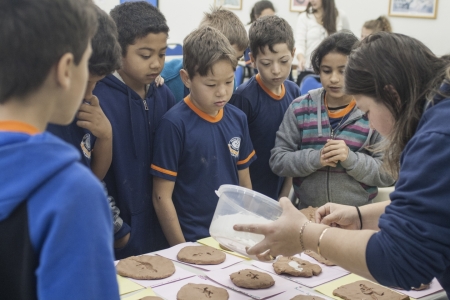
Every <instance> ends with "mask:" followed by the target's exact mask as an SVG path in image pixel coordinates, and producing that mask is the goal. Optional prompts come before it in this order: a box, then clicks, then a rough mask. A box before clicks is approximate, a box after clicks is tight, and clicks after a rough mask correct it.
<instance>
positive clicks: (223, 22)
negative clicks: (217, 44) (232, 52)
mask: <svg viewBox="0 0 450 300" xmlns="http://www.w3.org/2000/svg"><path fill="white" fill-rule="evenodd" d="M201 26H210V27H213V28H215V29H217V30H219V31H220V32H221V33H222V34H223V35H225V37H226V38H227V39H228V41H229V42H230V44H231V45H236V46H237V48H238V49H240V50H245V49H247V47H248V36H247V31H246V30H245V27H244V24H242V22H241V20H239V18H238V16H236V14H235V13H233V12H231V11H229V10H226V9H223V8H222V7H216V8H211V12H205V16H204V17H203V19H202V21H201V22H200V25H199V27H201Z"/></svg>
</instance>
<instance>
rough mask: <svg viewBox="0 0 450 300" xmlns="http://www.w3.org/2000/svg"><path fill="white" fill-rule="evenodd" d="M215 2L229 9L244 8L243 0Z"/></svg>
mask: <svg viewBox="0 0 450 300" xmlns="http://www.w3.org/2000/svg"><path fill="white" fill-rule="evenodd" d="M215 4H216V6H222V7H225V8H228V9H238V10H240V9H242V0H215Z"/></svg>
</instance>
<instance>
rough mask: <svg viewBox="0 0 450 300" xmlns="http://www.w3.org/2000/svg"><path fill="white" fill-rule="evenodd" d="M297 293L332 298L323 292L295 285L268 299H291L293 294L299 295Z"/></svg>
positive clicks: (326, 299)
mask: <svg viewBox="0 0 450 300" xmlns="http://www.w3.org/2000/svg"><path fill="white" fill-rule="evenodd" d="M299 295H306V296H316V297H319V298H322V299H325V300H333V299H332V298H329V297H327V296H325V295H323V294H319V293H316V292H314V291H311V290H308V289H307V288H305V287H302V286H297V287H296V288H294V289H290V290H287V291H286V292H284V293H283V294H280V295H277V296H275V297H272V298H270V300H287V299H292V298H294V297H295V296H299Z"/></svg>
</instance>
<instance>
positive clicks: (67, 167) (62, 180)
mask: <svg viewBox="0 0 450 300" xmlns="http://www.w3.org/2000/svg"><path fill="white" fill-rule="evenodd" d="M0 28H1V30H0V40H1V43H0V107H1V108H0V169H1V172H0V240H1V243H0V282H1V284H0V295H1V296H0V298H2V299H117V300H118V299H119V290H118V286H117V279H116V274H115V268H114V262H113V251H112V243H113V239H112V236H113V232H112V218H111V212H110V210H109V207H108V203H107V200H106V196H105V193H104V191H103V188H102V186H101V184H100V182H99V181H98V179H96V178H95V177H94V175H93V174H92V172H91V171H89V170H88V169H87V168H86V167H84V166H82V165H81V164H80V162H79V160H80V154H79V153H78V151H77V150H76V149H75V148H73V147H72V146H70V145H68V144H67V143H65V142H63V141H62V140H60V139H59V138H57V137H55V136H54V135H52V134H51V133H48V132H44V131H45V128H46V127H47V124H48V123H49V122H52V123H55V124H59V125H68V124H70V123H71V122H72V120H73V118H74V115H75V113H76V112H77V110H78V108H79V107H80V105H81V102H82V99H83V94H84V91H85V88H86V82H87V81H88V61H89V57H90V56H91V51H92V50H91V45H90V40H91V38H92V37H93V36H94V34H95V32H96V29H97V15H96V13H95V8H94V4H93V3H92V1H91V0H76V1H74V0H58V1H55V0H39V1H36V0H20V1H1V4H0Z"/></svg>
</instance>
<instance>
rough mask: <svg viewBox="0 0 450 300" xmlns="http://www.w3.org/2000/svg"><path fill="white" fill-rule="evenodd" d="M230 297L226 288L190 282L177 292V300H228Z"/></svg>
mask: <svg viewBox="0 0 450 300" xmlns="http://www.w3.org/2000/svg"><path fill="white" fill-rule="evenodd" d="M228 297H229V296H228V292H227V290H226V289H223V288H219V287H215V286H213V285H209V284H195V283H188V284H186V285H184V286H183V287H182V288H181V289H180V290H179V291H178V293H177V300H201V299H211V300H227V299H228Z"/></svg>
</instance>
